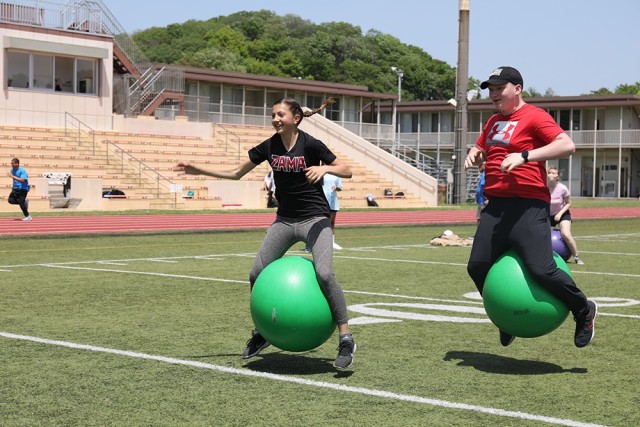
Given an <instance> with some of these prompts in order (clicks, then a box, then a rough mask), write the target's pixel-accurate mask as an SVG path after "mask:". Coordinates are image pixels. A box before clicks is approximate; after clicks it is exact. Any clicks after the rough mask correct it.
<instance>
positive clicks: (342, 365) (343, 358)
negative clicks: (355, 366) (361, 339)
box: [333, 335, 357, 369]
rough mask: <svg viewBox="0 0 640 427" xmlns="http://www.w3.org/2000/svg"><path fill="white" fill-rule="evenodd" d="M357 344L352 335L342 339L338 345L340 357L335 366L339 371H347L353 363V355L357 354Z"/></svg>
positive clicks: (334, 363) (337, 358)
mask: <svg viewBox="0 0 640 427" xmlns="http://www.w3.org/2000/svg"><path fill="white" fill-rule="evenodd" d="M356 348H357V346H356V342H355V341H354V340H353V337H352V336H351V335H349V336H346V337H344V338H342V339H340V344H338V357H336V361H335V362H333V366H334V367H336V368H338V369H347V368H348V367H349V366H351V364H352V363H353V354H354V353H355V352H356Z"/></svg>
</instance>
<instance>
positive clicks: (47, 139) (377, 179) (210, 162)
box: [0, 124, 424, 211]
mask: <svg viewBox="0 0 640 427" xmlns="http://www.w3.org/2000/svg"><path fill="white" fill-rule="evenodd" d="M272 134H273V129H272V128H271V127H265V126H240V125H227V124H224V125H214V126H213V132H212V137H211V138H202V137H197V136H188V135H185V136H179V135H178V136H176V135H155V134H136V133H131V132H116V131H96V132H95V135H94V136H95V139H96V141H97V142H96V144H97V146H98V147H99V150H97V151H96V152H95V154H94V151H95V147H94V146H92V145H86V144H77V142H76V141H75V140H74V138H71V137H66V136H65V135H64V130H63V129H50V128H36V127H20V126H2V125H0V138H3V140H4V141H6V143H3V144H2V145H1V146H0V168H5V169H8V168H9V167H10V165H9V163H10V159H11V158H12V157H18V158H20V160H21V164H22V165H23V166H25V167H26V168H27V171H28V172H29V175H30V177H35V176H42V175H43V174H44V173H54V172H64V173H70V174H71V175H72V176H73V179H74V180H76V179H99V180H102V185H103V188H104V189H111V188H118V189H121V190H123V191H124V192H125V193H126V195H127V197H126V199H123V200H119V201H118V206H113V208H114V209H118V210H119V209H123V210H124V209H128V208H129V207H131V206H133V208H141V209H147V208H148V209H171V208H177V209H201V208H209V209H217V208H222V207H223V205H222V202H221V200H220V199H219V198H216V197H211V196H209V188H208V187H207V184H206V181H208V180H212V179H213V178H210V177H204V176H194V175H184V174H179V173H178V172H176V171H174V170H173V167H174V165H175V164H176V162H177V161H188V162H192V163H194V164H200V165H203V166H204V167H205V168H209V169H229V168H232V167H233V166H234V165H236V164H238V163H239V162H241V161H243V160H244V159H245V158H246V152H247V150H249V149H250V148H251V147H253V146H255V145H257V144H258V143H260V142H261V141H263V140H265V139H266V138H268V137H269V136H271V135H272ZM106 141H110V142H111V143H112V144H115V145H117V146H118V147H119V148H121V149H122V150H123V151H124V152H125V153H126V155H127V156H130V157H131V158H135V161H139V162H142V163H143V164H144V165H145V167H148V168H150V169H151V170H153V171H154V172H157V173H158V174H160V175H161V176H162V177H164V178H167V179H168V180H170V181H171V182H174V183H175V184H176V185H179V186H181V191H180V194H179V195H177V197H175V196H172V195H170V194H168V193H167V194H165V195H164V197H155V196H154V193H156V192H157V183H154V182H153V181H152V180H149V181H150V182H147V183H141V180H140V177H139V176H138V175H137V174H136V173H135V171H132V170H127V168H123V167H122V166H120V165H118V164H117V163H115V162H114V161H113V160H110V158H108V157H107V156H106V154H105V150H104V146H105V142H106ZM327 145H329V147H330V148H331V149H332V150H333V151H334V152H336V154H337V155H338V156H339V157H340V158H341V159H343V160H344V161H346V162H348V163H350V165H351V167H352V170H353V173H354V176H353V178H351V179H343V191H342V192H341V193H340V194H339V199H340V206H341V208H342V209H348V208H365V207H366V200H365V199H366V195H367V194H374V195H376V197H377V200H378V201H379V203H380V206H381V207H416V206H424V204H423V203H421V202H420V201H419V200H418V199H417V198H415V197H413V196H412V195H410V194H406V195H405V196H404V197H390V198H385V197H384V194H383V189H385V188H390V189H391V190H392V191H393V194H396V193H397V192H405V193H406V190H404V189H402V188H396V187H395V186H394V185H393V183H392V182H390V181H389V180H387V179H385V178H383V177H381V176H380V175H379V174H377V173H376V172H375V171H374V170H372V169H370V168H368V167H365V166H364V165H358V164H354V163H353V162H352V161H350V159H348V158H345V156H343V155H342V154H341V153H339V150H338V148H337V147H332V146H331V144H330V143H328V144H327ZM268 170H269V166H268V165H267V164H266V163H263V164H262V165H260V166H259V167H257V168H255V169H254V170H253V171H252V172H251V173H249V174H248V175H247V176H245V177H244V178H243V180H249V181H255V182H257V183H260V188H261V197H260V198H261V201H262V202H263V204H264V206H263V207H265V208H266V200H267V193H266V190H265V189H264V188H263V186H262V184H261V183H262V182H263V178H264V175H265V174H266V173H267V171H268ZM0 188H3V189H5V190H7V191H5V193H6V194H7V195H8V192H9V191H10V189H8V188H7V186H6V185H3V184H0ZM167 191H168V190H167ZM30 200H31V201H33V200H36V197H35V196H34V195H33V194H30ZM32 203H33V202H32ZM114 204H115V201H114ZM36 207H37V206H34V205H32V209H34V208H36ZM227 207H236V208H242V206H231V205H228V206H227ZM111 208H112V207H111V205H109V207H107V209H111ZM7 209H8V208H6V207H0V211H6V210H7Z"/></svg>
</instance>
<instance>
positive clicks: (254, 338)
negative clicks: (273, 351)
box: [242, 331, 271, 359]
mask: <svg viewBox="0 0 640 427" xmlns="http://www.w3.org/2000/svg"><path fill="white" fill-rule="evenodd" d="M270 345H271V344H269V341H267V340H265V339H264V338H263V337H262V335H260V333H259V332H258V331H253V332H251V338H250V339H249V341H247V348H245V349H244V351H243V352H242V358H243V359H248V358H250V357H253V356H257V355H258V353H260V352H261V351H262V350H263V349H265V348H267V347H269V346H270Z"/></svg>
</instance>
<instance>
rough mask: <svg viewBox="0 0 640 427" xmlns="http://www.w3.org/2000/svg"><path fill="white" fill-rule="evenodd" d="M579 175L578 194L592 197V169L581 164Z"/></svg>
mask: <svg viewBox="0 0 640 427" xmlns="http://www.w3.org/2000/svg"><path fill="white" fill-rule="evenodd" d="M581 175H582V179H581V180H580V195H581V196H582V197H593V169H591V168H590V167H585V166H583V167H582V173H581Z"/></svg>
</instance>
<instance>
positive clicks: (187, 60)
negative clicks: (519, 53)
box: [134, 10, 456, 100]
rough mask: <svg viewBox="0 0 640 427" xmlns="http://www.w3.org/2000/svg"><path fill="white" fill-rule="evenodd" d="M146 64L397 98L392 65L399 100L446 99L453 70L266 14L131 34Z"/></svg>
mask: <svg viewBox="0 0 640 427" xmlns="http://www.w3.org/2000/svg"><path fill="white" fill-rule="evenodd" d="M134 40H135V42H136V43H137V44H138V45H139V46H140V48H141V49H142V51H143V52H144V53H145V54H146V55H147V56H148V57H149V59H150V60H151V61H154V62H161V63H165V64H179V65H189V66H194V67H203V68H210V69H218V70H225V71H241V72H245V71H246V72H250V73H255V74H263V75H272V76H289V77H302V78H305V79H314V80H322V81H328V82H336V83H349V84H358V85H365V86H367V87H368V88H369V89H370V90H372V91H376V92H386V93H396V90H397V76H396V75H395V73H393V72H392V71H391V67H392V66H396V67H399V68H401V69H403V70H404V71H405V78H404V80H403V83H402V99H403V100H422V99H449V98H451V97H452V96H454V94H455V78H456V76H455V69H454V68H453V67H451V66H449V65H448V64H446V63H445V62H443V61H440V60H437V59H434V58H432V57H431V56H430V55H429V54H428V53H426V52H425V51H423V50H422V49H420V48H418V47H416V46H410V45H405V44H403V43H402V42H401V41H400V40H399V39H397V38H396V37H393V36H391V35H388V34H383V33H381V32H379V31H377V30H370V31H368V32H367V33H366V34H363V33H362V30H361V28H360V27H358V26H354V25H352V24H349V23H346V22H329V23H323V24H319V25H317V24H314V23H312V22H311V21H308V20H304V19H302V18H300V17H299V16H297V15H293V14H288V15H285V16H282V17H281V16H278V15H276V14H275V13H273V12H271V11H268V10H260V11H257V12H238V13H234V14H231V15H229V16H218V17H215V18H211V19H209V20H206V21H195V20H192V21H187V22H185V23H184V24H171V25H169V26H167V27H166V28H151V29H148V30H143V31H140V32H138V33H136V34H135V35H134Z"/></svg>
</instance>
